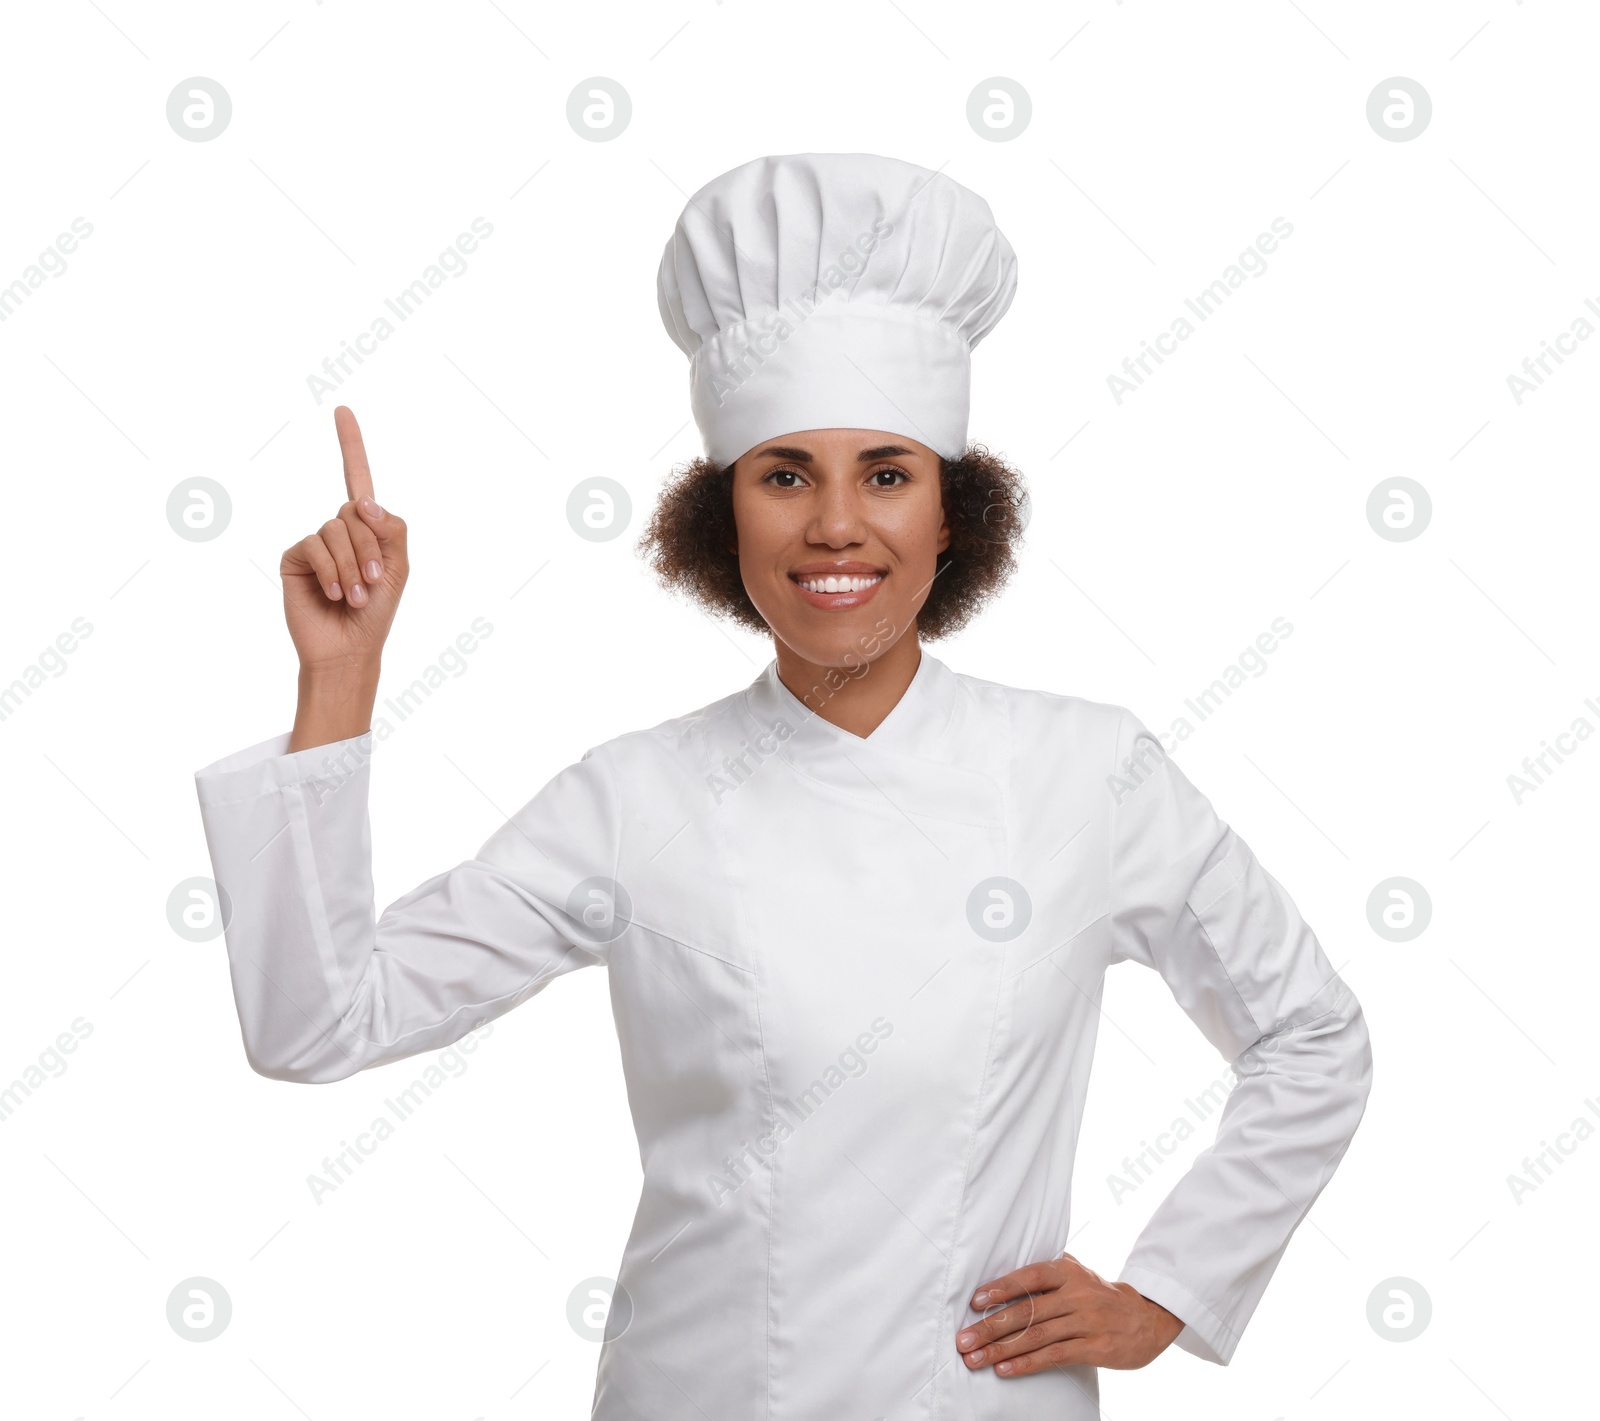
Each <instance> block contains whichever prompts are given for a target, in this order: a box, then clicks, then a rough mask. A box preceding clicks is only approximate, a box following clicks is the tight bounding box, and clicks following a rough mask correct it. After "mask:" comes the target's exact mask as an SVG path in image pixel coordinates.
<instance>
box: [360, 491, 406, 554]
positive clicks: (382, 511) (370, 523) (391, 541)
mask: <svg viewBox="0 0 1600 1421" xmlns="http://www.w3.org/2000/svg"><path fill="white" fill-rule="evenodd" d="M356 511H357V512H358V513H359V514H360V515H361V520H362V522H364V523H365V524H366V525H367V527H369V528H370V529H372V534H373V536H374V537H375V538H376V539H377V540H378V542H379V544H380V545H382V546H383V547H385V548H391V547H392V548H395V549H396V550H398V551H402V552H403V551H404V549H405V543H406V525H405V520H404V519H403V518H401V517H399V516H398V515H397V514H394V513H391V512H389V510H388V509H387V508H384V507H382V506H381V505H380V504H379V503H378V501H377V500H376V499H375V498H373V497H372V495H371V494H363V495H362V496H361V497H360V498H358V499H357V500H356Z"/></svg>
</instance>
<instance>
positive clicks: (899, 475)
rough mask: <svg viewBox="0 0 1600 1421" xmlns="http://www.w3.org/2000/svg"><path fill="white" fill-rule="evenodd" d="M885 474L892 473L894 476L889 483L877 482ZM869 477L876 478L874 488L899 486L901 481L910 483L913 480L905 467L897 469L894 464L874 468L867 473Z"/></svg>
mask: <svg viewBox="0 0 1600 1421" xmlns="http://www.w3.org/2000/svg"><path fill="white" fill-rule="evenodd" d="M885 474H890V475H893V476H894V477H893V479H892V480H891V481H890V482H888V483H878V482H876V480H878V479H881V478H883V476H884V475H885ZM867 477H868V478H869V479H871V480H874V482H873V484H872V487H873V488H898V487H899V486H900V484H901V483H909V482H910V481H911V475H910V474H908V473H907V472H906V471H905V470H904V469H897V468H894V467H893V466H889V467H886V468H882V469H874V470H873V471H872V472H871V473H870V474H868V475H867Z"/></svg>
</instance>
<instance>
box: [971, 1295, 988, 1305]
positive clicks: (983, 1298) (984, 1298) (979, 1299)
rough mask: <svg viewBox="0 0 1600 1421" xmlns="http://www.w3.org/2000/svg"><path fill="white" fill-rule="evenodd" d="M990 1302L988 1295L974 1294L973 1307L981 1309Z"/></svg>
mask: <svg viewBox="0 0 1600 1421" xmlns="http://www.w3.org/2000/svg"><path fill="white" fill-rule="evenodd" d="M988 1301H989V1295H988V1294H987V1293H974V1294H973V1295H972V1305H973V1307H975V1308H981V1307H982V1306H983V1305H984V1304H985V1303H986V1302H988Z"/></svg>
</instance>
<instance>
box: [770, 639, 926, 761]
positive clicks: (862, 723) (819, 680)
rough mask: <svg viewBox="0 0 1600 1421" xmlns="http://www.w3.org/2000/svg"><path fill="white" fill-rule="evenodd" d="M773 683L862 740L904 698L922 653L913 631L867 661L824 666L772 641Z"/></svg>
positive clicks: (780, 643)
mask: <svg viewBox="0 0 1600 1421" xmlns="http://www.w3.org/2000/svg"><path fill="white" fill-rule="evenodd" d="M773 647H774V650H775V651H776V652H777V657H778V679H779V680H780V681H782V682H783V684H784V685H785V686H787V687H788V688H789V690H790V691H792V692H793V693H794V694H795V695H796V696H797V697H798V698H799V699H800V700H802V701H804V702H805V703H806V706H807V707H808V708H809V709H811V710H813V711H815V712H816V713H817V715H819V716H820V717H821V718H822V719H823V720H825V721H827V722H829V724H831V725H836V726H838V727H839V729H840V730H847V731H849V732H850V734H852V735H857V736H860V737H861V738H862V739H865V738H866V737H867V736H869V735H871V734H872V732H873V731H874V730H876V729H877V728H878V726H879V725H881V724H882V723H883V720H884V717H885V716H887V715H888V714H889V712H890V711H892V710H893V709H894V708H895V707H896V706H897V705H898V704H899V703H900V698H901V696H903V695H905V693H906V687H907V686H909V685H910V684H911V678H912V677H913V676H915V675H916V674H917V667H918V666H920V665H921V664H922V647H921V645H920V644H919V643H918V641H917V631H916V628H915V627H914V626H913V627H912V628H911V630H910V631H909V633H908V634H907V635H905V636H903V637H901V638H900V639H899V640H898V641H897V642H895V644H894V645H893V646H891V647H890V648H889V649H888V650H887V651H885V652H882V653H881V654H879V655H878V656H877V657H876V658H875V659H874V660H872V661H856V662H854V663H853V664H851V665H848V666H828V665H825V664H823V663H821V662H816V661H808V660H806V658H805V657H803V656H801V655H800V654H799V653H798V652H796V651H794V650H793V649H792V648H790V647H789V646H788V645H787V644H786V643H784V642H782V641H780V640H778V638H776V637H774V638H773Z"/></svg>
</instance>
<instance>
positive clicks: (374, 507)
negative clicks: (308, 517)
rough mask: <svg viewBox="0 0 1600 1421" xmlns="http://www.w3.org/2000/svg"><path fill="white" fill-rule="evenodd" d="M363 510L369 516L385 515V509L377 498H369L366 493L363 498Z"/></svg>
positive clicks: (380, 516)
mask: <svg viewBox="0 0 1600 1421" xmlns="http://www.w3.org/2000/svg"><path fill="white" fill-rule="evenodd" d="M361 511H362V512H363V513H365V514H366V515H367V517H368V518H382V517H383V509H381V508H380V507H379V506H378V502H377V500H376V499H372V498H368V497H366V495H365V494H363V495H362V498H361Z"/></svg>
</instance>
